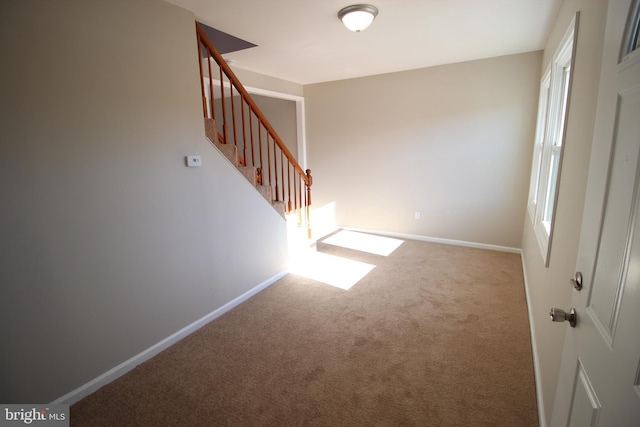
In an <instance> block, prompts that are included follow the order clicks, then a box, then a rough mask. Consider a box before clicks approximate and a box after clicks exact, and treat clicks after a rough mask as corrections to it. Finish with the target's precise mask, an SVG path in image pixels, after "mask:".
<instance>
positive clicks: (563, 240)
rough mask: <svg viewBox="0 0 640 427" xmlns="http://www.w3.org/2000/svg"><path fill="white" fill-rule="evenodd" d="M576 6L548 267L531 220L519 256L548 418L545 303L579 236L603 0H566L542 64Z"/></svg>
mask: <svg viewBox="0 0 640 427" xmlns="http://www.w3.org/2000/svg"><path fill="white" fill-rule="evenodd" d="M577 11H580V22H579V29H578V41H577V51H575V52H574V55H575V59H576V64H575V69H574V71H573V87H572V94H571V98H570V110H569V117H568V121H567V125H566V126H567V127H566V140H565V148H564V158H563V164H562V175H561V177H560V189H559V194H558V205H557V211H556V218H555V230H554V237H553V244H552V247H551V259H550V263H549V267H548V268H545V266H544V260H543V258H542V255H541V252H540V249H539V247H538V243H537V241H536V238H535V235H534V232H533V228H532V223H531V221H530V219H529V217H528V216H527V217H526V218H525V223H524V230H523V237H522V239H523V242H522V249H523V258H524V261H523V262H524V265H525V277H526V281H527V287H528V295H529V310H530V313H531V317H532V319H533V325H532V327H533V330H534V331H535V345H536V348H537V358H538V363H539V369H538V375H539V377H540V378H539V379H540V380H541V381H540V383H539V384H538V387H539V392H540V397H541V399H542V400H541V402H540V403H542V406H543V409H544V421H545V422H546V424H548V423H549V421H550V420H551V414H552V412H553V402H554V399H555V392H556V386H557V378H558V374H559V369H560V362H561V356H562V347H563V341H564V335H565V332H566V329H567V328H566V327H565V326H564V325H563V324H558V323H552V322H550V321H549V309H550V308H551V307H558V308H563V309H568V308H569V305H570V303H571V296H572V292H573V288H572V287H571V286H570V284H569V279H570V278H571V277H573V276H574V274H575V265H576V256H577V249H578V241H579V238H580V226H581V220H582V210H583V207H584V197H585V190H586V182H587V170H588V167H589V155H590V151H591V142H592V136H593V124H594V117H595V110H596V98H597V95H598V78H599V71H600V59H601V50H602V43H603V35H604V25H605V20H606V2H605V1H602V0H565V2H564V3H563V5H562V7H561V9H560V11H559V13H558V18H557V20H556V23H555V25H554V27H553V30H552V32H551V34H550V37H549V40H548V42H547V45H546V47H545V51H544V61H543V64H542V67H543V68H542V70H544V68H545V67H546V66H547V65H548V64H549V62H550V61H551V58H552V56H553V54H554V52H555V49H556V47H557V45H558V44H559V42H560V39H561V38H562V36H563V34H564V33H565V31H566V30H567V28H568V27H569V23H570V21H571V19H572V18H573V16H574V15H575V13H576V12H577Z"/></svg>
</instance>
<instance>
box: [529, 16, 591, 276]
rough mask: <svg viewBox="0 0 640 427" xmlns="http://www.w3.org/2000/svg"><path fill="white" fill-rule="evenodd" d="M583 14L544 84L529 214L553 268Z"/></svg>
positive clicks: (565, 39)
mask: <svg viewBox="0 0 640 427" xmlns="http://www.w3.org/2000/svg"><path fill="white" fill-rule="evenodd" d="M578 18H579V13H577V14H576V16H575V17H574V18H573V20H572V21H571V24H570V25H569V29H568V30H567V32H566V33H565V35H564V37H563V38H562V41H561V42H560V44H559V46H558V49H557V50H556V52H555V54H554V56H553V59H552V60H551V63H550V64H549V66H548V68H547V69H546V70H545V72H544V74H543V76H542V80H541V81H540V98H539V101H538V120H537V125H536V137H535V142H534V147H533V164H532V166H531V183H530V185H529V199H528V205H527V211H528V213H529V219H530V220H531V222H532V224H533V229H534V232H535V235H536V240H537V241H538V245H539V246H540V251H541V252H542V257H543V259H544V260H545V266H547V267H548V266H549V261H550V254H551V242H552V240H553V227H554V219H555V214H556V206H557V201H558V191H559V188H560V176H561V170H562V155H563V152H564V141H565V136H566V122H567V118H568V116H569V101H570V98H571V82H572V70H573V67H574V55H573V51H574V46H575V41H576V39H577V31H578Z"/></svg>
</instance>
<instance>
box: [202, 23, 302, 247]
mask: <svg viewBox="0 0 640 427" xmlns="http://www.w3.org/2000/svg"><path fill="white" fill-rule="evenodd" d="M196 33H197V37H198V54H199V59H200V61H199V63H200V84H201V89H202V108H203V111H204V117H205V128H207V129H208V131H207V134H208V137H209V139H211V140H212V142H214V143H215V144H216V145H217V146H218V147H220V148H221V150H223V151H227V152H231V153H232V154H231V156H232V157H233V158H234V159H233V161H234V163H235V162H236V158H237V164H238V165H239V166H240V168H241V169H244V171H245V176H247V178H248V179H249V180H250V181H252V182H253V183H254V185H256V187H257V188H258V189H259V190H260V191H261V193H263V196H265V198H267V200H268V201H269V202H270V203H272V204H273V205H274V207H276V209H282V212H281V213H283V214H289V215H292V214H295V215H297V217H298V225H299V226H304V227H306V228H307V229H308V237H309V238H311V221H310V213H311V184H312V181H313V180H312V178H311V171H310V170H309V169H307V170H303V169H302V167H301V166H300V165H299V164H298V161H297V160H296V158H295V156H294V155H293V154H292V153H291V151H290V150H289V149H288V148H287V146H286V145H285V143H284V142H283V141H282V139H281V138H280V136H278V134H277V132H276V131H275V129H274V128H273V126H272V125H271V124H270V123H269V121H268V120H267V118H266V117H265V115H264V113H263V112H262V111H261V110H260V108H259V107H258V105H257V104H256V103H255V101H254V100H253V98H252V97H251V95H249V92H247V90H246V89H245V87H244V86H243V85H242V83H241V82H240V80H239V79H238V78H237V77H236V75H235V74H234V73H233V71H232V70H231V68H230V67H229V65H228V64H227V63H226V61H225V60H224V59H223V58H222V55H221V54H220V53H219V52H218V50H217V49H216V48H215V46H214V45H213V43H212V42H211V41H210V40H209V38H208V37H207V35H206V34H205V32H204V30H203V29H202V28H201V27H200V25H198V24H197V23H196ZM212 59H213V61H212ZM211 130H212V132H211ZM211 133H212V134H213V135H210V134H211ZM233 147H235V148H233ZM225 148H226V149H227V150H224V149H225ZM227 155H228V156H229V154H227ZM247 171H248V172H247Z"/></svg>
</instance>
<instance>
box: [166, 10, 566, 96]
mask: <svg viewBox="0 0 640 427" xmlns="http://www.w3.org/2000/svg"><path fill="white" fill-rule="evenodd" d="M166 1H168V2H169V3H172V4H175V5H178V6H180V7H183V8H185V9H188V10H190V11H192V12H193V13H194V14H195V16H196V19H197V20H198V21H200V22H203V23H204V24H207V25H209V26H211V27H214V28H217V29H218V30H220V31H224V32H226V33H228V34H231V35H233V36H235V37H239V38H241V39H244V40H247V41H249V42H252V43H255V44H257V45H258V46H257V47H254V48H250V49H246V50H242V51H238V52H232V53H228V54H225V58H226V59H232V60H234V61H235V62H234V64H233V67H234V68H236V67H237V68H243V69H246V70H250V71H254V72H258V73H261V74H265V75H268V76H273V77H277V78H280V79H284V80H289V81H292V82H296V83H300V84H309V83H317V82H323V81H331V80H341V79H347V78H353V77H362V76H367V75H373V74H382V73H389V72H395V71H402V70H410V69H415V68H422V67H430V66H434V65H442V64H449V63H455V62H462V61H469V60H474V59H481V58H490V57H495V56H501V55H509V54H514V53H522V52H530V51H534V50H539V49H542V48H543V46H544V44H545V42H546V38H547V34H548V32H549V30H550V28H551V27H552V25H553V22H554V20H555V17H556V14H557V11H558V8H559V6H560V4H561V3H562V0H371V1H370V2H369V3H370V4H372V5H374V6H376V7H377V8H378V9H379V11H380V12H379V14H378V17H377V18H376V19H375V21H374V22H373V24H372V25H371V27H369V28H368V29H367V30H366V31H363V32H361V33H354V32H351V31H349V30H347V29H346V28H345V27H344V26H343V25H342V23H341V22H340V21H339V20H338V17H337V13H338V11H339V10H340V9H342V8H343V7H345V6H348V5H350V4H354V3H358V1H354V2H352V1H349V0H166Z"/></svg>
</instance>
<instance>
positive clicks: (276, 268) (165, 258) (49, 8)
mask: <svg viewBox="0 0 640 427" xmlns="http://www.w3.org/2000/svg"><path fill="white" fill-rule="evenodd" d="M193 22H194V17H193V15H192V14H191V13H188V12H186V11H184V10H181V9H179V8H177V7H175V6H172V5H169V4H168V3H165V2H162V1H158V0H137V1H134V2H131V1H128V0H109V1H105V0H62V1H55V2H50V1H38V0H25V1H20V2H2V3H1V4H0V51H1V52H2V54H3V60H2V64H3V65H2V67H0V93H2V97H1V98H0V134H1V144H2V149H1V152H2V155H0V194H1V195H2V204H1V207H0V236H2V238H1V239H0V283H1V284H2V297H1V298H0V300H1V301H2V304H1V305H2V308H1V309H0V324H1V325H2V350H1V351H0V402H4V403H18V402H32V403H42V402H50V401H52V400H54V399H56V398H58V397H60V396H62V395H64V394H66V393H68V392H70V391H72V390H73V389H75V388H76V387H79V386H81V385H83V384H84V383H86V382H88V381H90V380H92V379H94V378H95V377H97V376H98V375H100V374H102V373H104V372H106V371H107V370H109V369H111V368H113V367H114V366H116V365H118V364H119V363H122V362H124V361H125V360H127V359H129V358H131V357H132V356H134V355H136V354H138V353H139V352H141V351H143V350H145V349H147V348H149V347H150V346H152V345H153V344H156V343H157V342H159V341H160V340H162V339H164V338H166V337H168V336H169V335H171V334H173V333H175V332H176V331H178V330H180V329H181V328H183V327H185V326H187V325H189V324H190V323H192V322H194V321H196V320H198V319H199V318H201V317H202V316H204V315H206V314H207V313H210V312H212V311H213V310H215V309H217V308H219V307H221V306H222V305H224V304H225V303H227V302H228V301H230V300H232V299H233V298H236V297H238V296H239V295H241V294H243V293H244V292H246V291H248V290H250V289H252V288H253V287H255V286H256V285H258V284H260V283H262V282H264V281H265V280H268V279H270V278H272V277H273V276H275V275H277V274H279V273H281V272H283V271H284V270H285V269H286V262H287V241H286V225H285V223H284V221H283V220H282V218H281V217H280V216H279V215H278V214H277V213H276V212H275V210H273V209H272V208H271V207H270V206H269V205H268V204H267V203H266V202H265V201H264V199H262V197H261V196H260V195H259V194H258V193H257V192H256V191H255V190H254V189H253V188H252V187H251V186H250V185H249V184H248V183H247V182H246V180H244V178H242V176H241V175H240V174H239V173H238V172H237V171H236V170H235V169H234V168H233V167H232V166H231V165H230V164H229V162H227V160H226V159H225V158H224V157H222V156H221V155H220V154H219V153H218V152H217V151H216V150H215V149H214V148H213V147H212V146H211V144H210V143H209V142H208V141H206V140H205V137H204V126H203V122H202V110H201V103H200V88H199V85H198V79H199V75H198V69H197V60H196V58H197V53H196V44H195V33H194V26H193ZM188 154H199V155H201V156H202V163H203V166H202V167H201V168H187V167H185V164H184V156H185V155H188Z"/></svg>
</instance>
